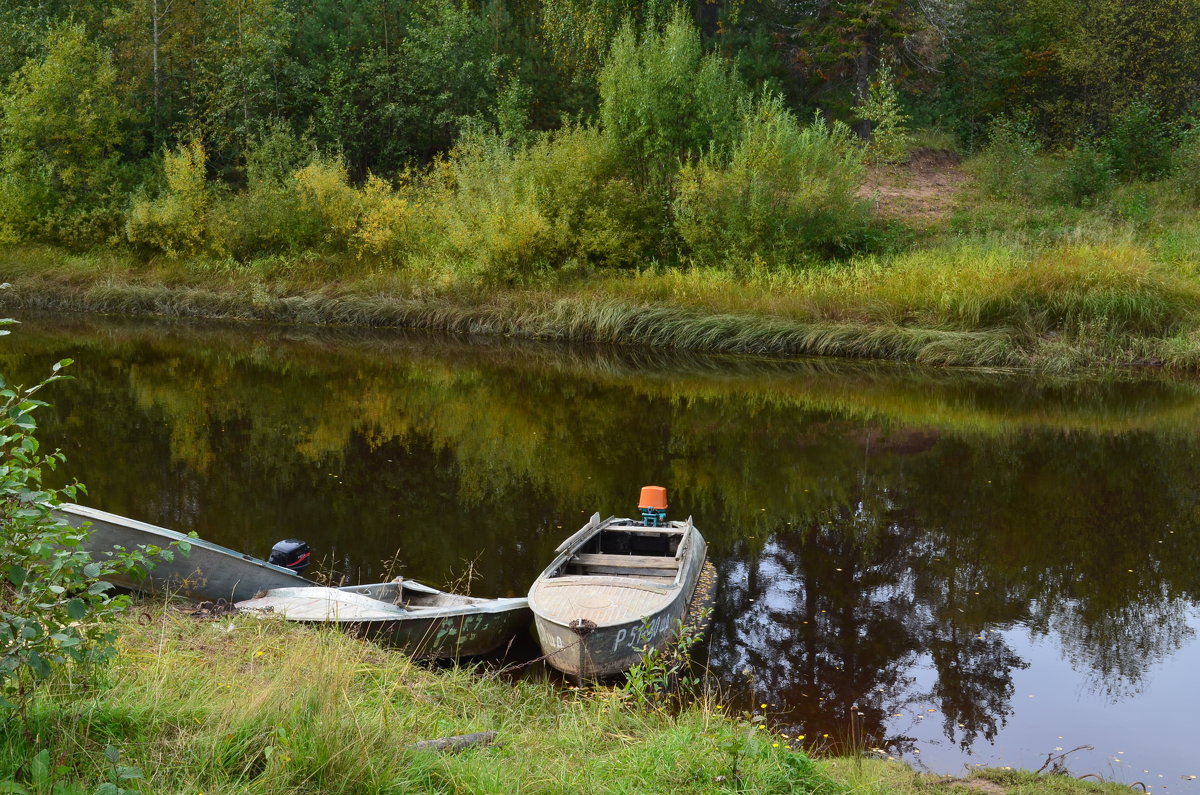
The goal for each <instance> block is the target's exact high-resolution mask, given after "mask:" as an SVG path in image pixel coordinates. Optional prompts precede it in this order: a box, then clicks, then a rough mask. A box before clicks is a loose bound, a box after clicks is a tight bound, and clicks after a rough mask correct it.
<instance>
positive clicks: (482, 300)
mask: <svg viewBox="0 0 1200 795" xmlns="http://www.w3.org/2000/svg"><path fill="white" fill-rule="evenodd" d="M1194 268H1195V263H1194V262H1193V261H1192V260H1191V259H1189V258H1183V259H1180V258H1172V257H1167V256H1164V252H1163V249H1162V247H1161V246H1160V245H1158V244H1157V243H1152V242H1147V241H1145V240H1143V239H1140V238H1138V237H1136V236H1132V235H1124V236H1123V235H1119V234H1110V235H1104V236H1102V239H1100V240H1097V241H1087V240H1085V241H1076V242H1056V243H1052V244H1049V245H1047V244H1045V243H1035V242H1022V241H1020V240H1017V239H1016V238H1015V237H1014V236H1013V235H1009V236H1008V237H1006V238H1005V239H1004V240H1002V241H997V240H989V239H988V238H987V237H986V236H981V235H972V236H968V237H965V238H963V239H953V238H949V237H948V238H946V239H944V240H941V241H940V242H937V243H935V244H932V245H930V246H928V247H925V248H921V249H915V250H912V251H909V252H906V253H901V254H895V255H890V256H882V255H881V256H876V257H869V258H862V259H858V260H854V261H852V262H849V263H844V264H841V263H839V264H836V265H830V266H827V267H817V268H808V269H796V270H785V271H779V270H775V271H772V272H769V273H768V272H763V273H761V274H754V273H751V274H750V275H748V276H735V275H733V274H731V273H728V272H725V271H713V270H699V269H695V270H681V269H663V270H654V269H651V270H646V271H642V272H623V273H622V272H617V273H614V272H611V271H610V272H608V273H592V274H563V273H555V274H549V273H548V274H545V276H544V278H540V279H538V280H536V281H533V282H531V283H530V284H529V285H528V286H520V285H507V286H497V285H492V284H483V283H479V282H477V281H472V280H469V279H461V278H455V277H454V275H453V274H452V273H449V272H440V271H438V270H437V269H434V268H424V269H408V270H404V269H395V268H379V267H372V266H371V264H370V263H369V262H363V261H360V260H356V259H354V258H351V257H341V258H339V257H308V258H306V257H295V258H284V257H275V258H268V259H260V260H255V261H252V262H250V263H246V264H235V263H232V262H224V261H213V260H205V259H191V260H172V259H167V258H158V259H155V260H151V261H149V262H143V261H139V260H137V259H135V258H133V257H132V256H129V255H125V254H121V253H97V254H70V253H66V252H64V251H62V250H59V249H54V248H47V247H13V246H10V247H7V248H5V249H3V250H0V279H3V280H4V281H7V282H10V283H11V285H12V286H11V287H10V288H8V289H7V290H5V291H3V292H2V293H0V307H3V309H4V310H5V311H6V312H10V313H11V312H14V311H19V310H21V309H52V310H61V311H73V312H74V311H79V312H98V313H114V314H130V315H151V314H153V315H166V316H178V317H208V318H240V319H254V320H265V321H275V322H287V323H312V324H348V325H362V326H378V327H410V328H425V329H434V330H439V331H449V332H456V333H472V334H494V335H510V336H520V337H528V338H537V339H556V340H571V341H595V342H605V343H618V344H634V345H647V346H654V347H662V348H678V349H690V350H700V351H710V352H727V353H762V354H784V355H800V354H808V355H822V356H846V357H867V358H878V359H894V360H901V361H916V362H924V363H930V364H938V365H966V366H986V367H1024V368H1032V369H1038V370H1046V371H1063V370H1070V369H1077V368H1081V367H1094V366H1128V365H1148V364H1149V365H1162V366H1166V367H1170V368H1177V369H1183V370H1194V369H1196V368H1197V367H1200V281H1197V280H1196V278H1195V274H1194V273H1193V271H1194Z"/></svg>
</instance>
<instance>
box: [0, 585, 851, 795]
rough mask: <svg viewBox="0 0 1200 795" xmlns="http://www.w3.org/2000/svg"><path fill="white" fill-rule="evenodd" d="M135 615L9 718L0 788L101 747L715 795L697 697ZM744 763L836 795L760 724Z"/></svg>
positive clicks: (529, 784) (185, 758)
mask: <svg viewBox="0 0 1200 795" xmlns="http://www.w3.org/2000/svg"><path fill="white" fill-rule="evenodd" d="M147 611H148V612H147V613H146V615H145V616H144V617H143V618H142V621H141V623H138V622H136V621H134V620H133V619H131V620H130V621H129V622H128V625H127V626H125V627H124V634H123V639H122V643H121V650H120V654H119V656H118V658H117V660H116V662H115V664H114V665H113V666H112V667H111V668H109V669H107V670H105V671H104V672H103V673H102V676H103V677H104V679H103V680H102V681H100V682H98V683H90V682H88V681H86V680H85V681H72V680H71V679H70V678H69V677H65V678H61V679H59V680H55V681H54V682H53V683H52V684H51V685H50V686H48V687H47V688H45V689H44V690H43V691H42V692H41V693H40V695H39V699H38V701H37V704H36V708H35V710H34V712H33V725H32V727H31V728H32V730H33V733H32V735H31V736H33V737H35V738H36V739H35V741H34V743H33V744H32V745H30V744H29V741H28V737H27V736H26V735H25V733H24V732H23V731H21V729H20V727H19V726H17V725H16V723H15V722H10V723H8V724H5V725H4V726H3V727H0V781H3V780H4V779H6V778H12V777H17V778H19V777H21V775H22V772H21V771H22V765H24V764H25V763H26V762H27V761H28V760H29V759H30V758H32V756H33V755H34V754H35V753H36V752H37V751H38V750H39V749H41V748H48V749H50V751H51V753H52V756H53V758H55V759H56V760H58V763H61V764H63V765H65V767H66V768H67V771H66V772H65V773H64V774H63V777H64V778H69V779H73V780H75V781H78V782H86V783H92V784H93V785H94V782H97V781H101V780H104V777H105V776H106V773H107V771H106V768H108V767H109V763H108V762H107V760H106V758H105V754H104V749H105V748H106V746H109V745H112V746H114V747H116V748H117V749H119V750H120V752H121V754H122V757H123V760H122V764H125V765H132V766H137V767H140V768H141V769H142V770H143V772H144V773H145V774H146V777H147V778H146V782H145V786H144V789H145V791H149V792H156V793H185V792H186V793H197V792H220V793H223V794H233V793H247V794H248V793H303V792H331V793H332V792H337V793H364V794H365V793H403V792H462V793H468V792H479V793H494V792H528V793H537V792H546V793H559V792H568V791H570V792H584V793H600V792H645V793H655V792H660V793H679V792H712V791H722V790H723V789H727V787H723V786H722V778H721V777H722V776H727V774H728V769H727V768H728V766H729V760H728V759H727V755H726V754H724V753H723V752H722V751H721V750H720V746H719V743H720V741H721V739H722V738H723V737H725V736H726V735H727V734H728V733H729V732H731V731H734V730H735V729H734V727H733V726H732V725H731V724H730V723H729V722H727V721H725V720H723V719H722V718H721V717H720V713H719V712H715V711H713V710H711V709H709V708H707V707H706V706H704V705H703V704H700V705H697V706H695V707H693V708H690V709H688V710H685V711H684V712H683V713H682V714H679V715H672V714H667V713H665V712H660V711H654V710H638V709H630V708H628V707H627V706H626V705H624V703H623V702H622V701H621V699H620V697H619V694H617V693H615V692H611V691H607V690H599V691H595V692H584V691H575V692H571V691H568V692H565V693H564V692H560V691H559V689H558V688H557V687H555V686H553V685H551V684H548V683H545V682H541V681H536V680H533V681H517V682H511V681H504V680H501V679H499V678H495V677H491V676H486V675H481V674H480V673H477V672H473V671H471V670H467V669H457V668H456V669H444V670H429V669H426V668H422V667H419V666H418V665H416V664H414V663H413V662H411V661H410V660H408V659H407V658H405V657H403V656H401V655H399V654H395V653H389V652H386V651H383V650H381V649H379V648H378V647H375V646H373V645H370V644H368V643H364V642H360V641H355V640H353V639H351V638H349V637H346V636H344V635H342V634H340V633H337V632H336V631H311V630H305V629H302V628H297V627H295V626H294V625H288V624H285V623H284V622H282V621H273V620H258V619H255V618H251V617H237V618H232V619H230V618H222V619H218V620H211V619H205V620H197V619H194V618H191V617H190V616H188V615H186V614H185V613H184V612H182V610H178V609H175V608H170V607H168V608H166V609H162V608H147ZM710 706H711V705H710ZM485 730H494V731H497V732H498V734H499V744H498V745H496V746H493V747H490V748H479V749H475V750H470V751H467V752H464V753H461V754H456V755H438V754H434V753H429V752H415V751H411V750H408V748H407V746H409V745H410V744H412V743H414V742H416V741H419V740H423V739H432V738H437V737H442V736H448V735H457V734H466V733H471V732H476V731H485ZM738 730H740V728H739V729H738ZM741 769H742V770H743V771H744V772H743V782H744V784H745V785H747V786H750V787H753V789H754V790H755V791H758V792H834V791H839V790H838V789H837V788H835V787H834V785H833V784H832V782H831V781H830V780H829V779H827V778H826V777H825V776H823V775H822V774H821V773H820V772H819V771H818V770H817V769H816V768H815V767H814V766H813V765H812V764H811V763H810V762H809V761H808V760H807V759H806V758H805V757H804V756H803V755H802V754H800V753H798V752H793V751H790V750H788V749H786V748H783V747H772V742H771V741H770V740H768V739H766V735H765V733H764V735H763V738H762V739H759V738H755V739H754V740H753V741H752V743H751V747H750V748H749V749H748V752H747V753H746V755H745V756H744V758H743V760H742V762H741ZM89 791H90V789H89Z"/></svg>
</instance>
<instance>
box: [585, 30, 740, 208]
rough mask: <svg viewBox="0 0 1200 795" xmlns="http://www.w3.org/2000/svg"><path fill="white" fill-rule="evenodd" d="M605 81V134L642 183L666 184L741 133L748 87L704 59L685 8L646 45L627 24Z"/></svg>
mask: <svg viewBox="0 0 1200 795" xmlns="http://www.w3.org/2000/svg"><path fill="white" fill-rule="evenodd" d="M599 79H600V98H601V102H600V120H601V123H602V126H603V129H604V132H605V133H606V134H608V135H610V136H612V142H613V145H614V146H615V147H616V149H617V153H618V155H619V157H620V158H621V159H622V161H623V162H624V163H625V164H626V166H627V167H628V168H629V169H630V175H631V176H632V177H633V179H634V180H635V182H636V183H637V184H638V185H639V186H646V187H650V186H654V187H656V188H659V189H664V188H666V187H668V186H669V185H670V183H671V181H672V179H673V177H674V175H675V173H676V172H677V171H678V170H679V168H680V166H681V164H682V163H684V162H686V161H694V160H697V159H699V158H700V157H701V156H702V155H703V154H704V153H705V152H706V151H708V150H709V149H711V148H714V147H715V148H717V149H723V148H726V147H727V146H728V145H729V144H730V143H731V142H732V141H733V139H734V136H735V135H736V132H737V127H738V112H737V108H738V103H739V101H740V100H741V98H742V97H744V96H745V92H746V90H745V88H744V87H743V86H742V84H741V82H740V80H739V79H738V77H737V75H736V74H735V71H734V68H733V66H732V64H730V63H729V62H728V61H726V60H724V59H722V58H721V57H720V56H719V55H716V54H711V55H705V54H704V51H703V48H702V46H701V42H700V33H699V31H697V30H696V28H695V27H694V26H693V25H692V23H691V21H690V19H689V18H688V17H687V16H686V15H685V14H684V13H683V12H682V11H677V12H676V13H675V15H674V16H672V17H671V20H670V21H669V22H668V23H667V25H666V26H665V28H663V29H662V30H661V31H660V30H656V29H650V30H647V31H646V32H645V33H644V34H643V36H642V38H641V41H639V40H638V38H637V36H636V35H635V33H634V30H633V28H632V27H631V26H629V25H626V26H625V27H623V28H622V29H621V31H620V32H619V33H618V34H617V37H616V39H615V40H614V41H613V43H612V48H611V50H610V51H609V56H608V59H607V60H606V61H605V63H604V68H603V69H602V70H601V71H600V78H599Z"/></svg>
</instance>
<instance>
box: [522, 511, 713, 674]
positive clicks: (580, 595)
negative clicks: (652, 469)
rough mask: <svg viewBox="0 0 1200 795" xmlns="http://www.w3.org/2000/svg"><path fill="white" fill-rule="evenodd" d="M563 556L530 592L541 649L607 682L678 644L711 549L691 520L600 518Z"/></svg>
mask: <svg viewBox="0 0 1200 795" xmlns="http://www.w3.org/2000/svg"><path fill="white" fill-rule="evenodd" d="M556 551H557V552H558V553H559V554H558V556H557V557H556V558H555V559H554V562H553V563H551V564H550V565H549V566H548V567H547V568H546V570H545V571H544V572H542V574H541V576H539V577H538V578H537V581H536V582H534V584H533V587H532V588H531V589H530V591H529V606H530V608H531V609H532V610H533V616H534V625H535V627H536V630H537V636H538V642H539V643H540V644H541V646H542V652H543V653H544V654H545V655H547V661H548V662H549V663H550V664H551V665H553V666H554V667H555V668H557V669H559V670H560V671H563V672H564V673H568V674H573V675H576V676H585V677H600V676H609V675H612V674H618V673H621V672H623V671H627V670H629V668H630V667H632V666H633V665H635V664H636V663H637V662H638V661H639V660H640V659H641V656H642V652H643V649H644V648H646V647H650V648H655V649H660V648H663V647H664V646H666V645H667V644H668V643H670V642H671V640H672V639H673V638H674V637H675V634H676V632H677V630H678V628H679V621H680V620H681V619H682V618H683V616H684V614H685V612H686V610H687V606H688V602H689V601H690V600H691V598H692V593H693V592H694V591H695V589H696V582H697V580H698V579H699V577H700V570H701V568H702V567H703V565H704V558H705V554H706V552H707V546H706V544H705V542H704V537H703V536H701V535H700V531H699V530H697V529H696V527H695V526H694V525H693V524H692V520H691V517H689V518H688V519H687V521H685V522H677V521H673V522H666V523H665V524H663V525H662V526H660V527H648V526H646V525H645V524H643V523H641V522H637V521H634V520H632V519H618V518H616V517H609V518H608V519H604V520H603V521H601V519H600V514H593V516H592V518H591V520H590V521H589V522H588V523H587V524H586V525H584V526H583V528H582V529H580V530H579V532H577V533H575V535H573V536H571V537H570V538H568V539H567V540H566V541H564V542H563V543H562V544H561V545H559V547H558V549H557V550H556Z"/></svg>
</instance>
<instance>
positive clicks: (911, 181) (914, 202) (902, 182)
mask: <svg viewBox="0 0 1200 795" xmlns="http://www.w3.org/2000/svg"><path fill="white" fill-rule="evenodd" d="M960 165H961V158H960V157H959V156H958V155H957V154H956V153H955V152H949V151H946V150H942V149H917V150H914V151H913V152H912V154H911V156H910V157H909V159H908V162H906V163H897V164H894V165H885V166H876V167H874V168H872V169H870V170H869V171H868V172H867V179H866V181H865V182H864V183H863V185H862V187H861V188H859V191H858V195H859V196H861V197H862V198H864V199H868V200H869V201H872V202H874V204H875V209H876V211H877V212H878V213H879V214H880V215H882V216H883V217H884V218H894V219H896V220H899V221H906V222H908V223H911V224H914V225H916V226H927V227H928V226H938V225H941V224H943V223H945V222H947V221H949V219H950V216H951V215H953V213H954V211H955V209H957V207H958V201H959V196H960V194H961V193H962V189H963V187H965V186H966V185H967V184H968V183H969V182H970V180H971V176H970V175H969V174H967V173H966V172H965V171H963V170H962V168H961V167H960Z"/></svg>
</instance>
